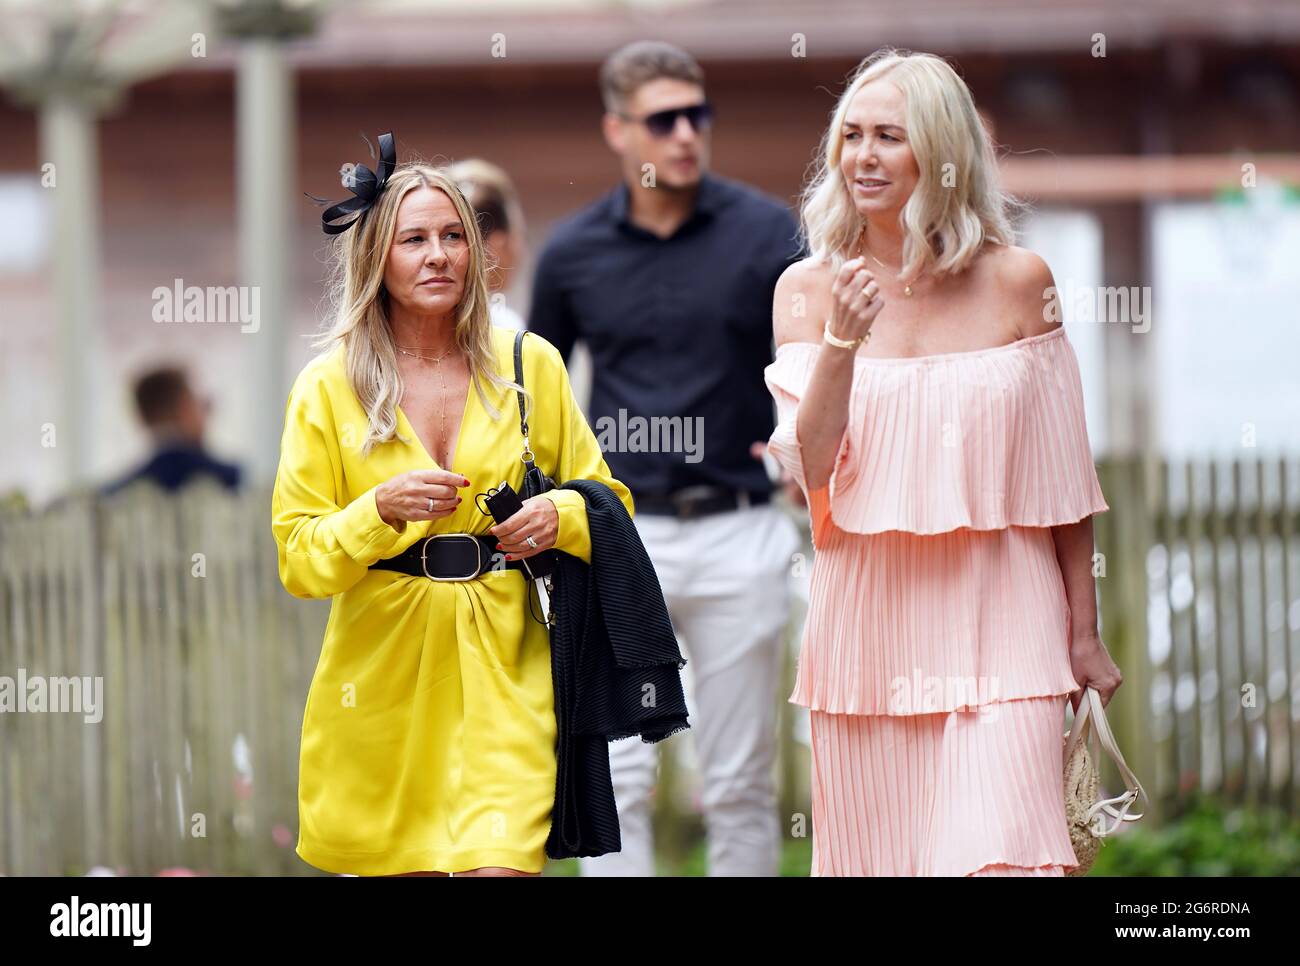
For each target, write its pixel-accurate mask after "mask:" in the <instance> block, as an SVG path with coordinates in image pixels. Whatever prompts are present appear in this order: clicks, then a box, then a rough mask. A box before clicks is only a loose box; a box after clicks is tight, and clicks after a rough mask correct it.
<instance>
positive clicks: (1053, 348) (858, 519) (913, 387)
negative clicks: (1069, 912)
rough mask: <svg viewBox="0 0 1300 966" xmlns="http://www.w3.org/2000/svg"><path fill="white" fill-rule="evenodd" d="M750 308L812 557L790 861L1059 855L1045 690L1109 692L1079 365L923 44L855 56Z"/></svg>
mask: <svg viewBox="0 0 1300 966" xmlns="http://www.w3.org/2000/svg"><path fill="white" fill-rule="evenodd" d="M823 147H824V150H823V151H822V164H821V170H820V173H819V174H818V176H817V177H816V178H815V179H814V180H813V182H812V183H811V184H810V185H809V187H808V189H807V192H806V194H805V197H804V203H803V209H802V217H803V226H804V231H805V233H806V235H807V238H808V243H809V251H810V253H811V254H810V257H809V258H808V259H806V260H804V261H802V262H799V263H797V264H795V265H792V266H791V267H790V268H789V269H788V270H787V271H786V273H785V275H784V276H783V277H782V278H781V281H780V283H779V284H778V285H777V289H776V293H775V297H774V305H773V316H774V320H773V325H774V329H775V335H776V342H777V351H776V360H775V361H774V362H773V363H772V364H771V366H769V367H768V369H767V372H766V377H767V384H768V388H769V389H770V390H771V392H772V394H773V397H774V398H775V399H776V402H777V409H778V417H779V418H778V425H777V428H776V431H775V432H774V433H773V435H772V438H771V440H770V448H771V450H772V452H773V454H774V455H775V456H776V458H777V459H778V460H779V461H780V462H781V463H782V465H783V466H784V467H785V468H786V469H787V470H788V471H789V472H790V473H791V475H792V476H793V477H794V479H795V480H797V481H798V483H799V485H800V487H801V488H802V489H803V491H804V493H805V494H806V496H807V498H808V506H809V513H810V516H811V521H812V530H813V544H814V547H815V549H816V556H815V560H814V565H813V574H812V588H811V598H810V608H809V613H808V618H807V621H806V623H805V631H804V640H803V647H802V651H801V653H800V658H799V671H798V677H797V681H796V684H795V690H794V694H793V695H791V698H790V700H791V701H792V702H794V703H797V704H801V705H803V706H805V707H807V708H809V709H810V717H811V733H812V805H813V815H812V820H813V859H812V864H813V867H812V874H813V875H908V876H910V875H1043V876H1059V875H1064V874H1065V872H1066V871H1067V869H1069V868H1070V867H1071V866H1073V865H1075V864H1076V862H1075V857H1074V853H1073V851H1072V849H1071V846H1070V838H1069V834H1068V832H1067V830H1066V819H1065V809H1064V801H1063V792H1062V775H1061V772H1062V751H1063V749H1062V735H1063V733H1064V728H1065V702H1066V700H1067V698H1068V697H1070V696H1071V695H1073V696H1074V697H1073V701H1074V703H1075V705H1076V707H1077V704H1078V694H1079V693H1081V688H1082V687H1083V686H1085V685H1091V686H1092V687H1095V688H1097V690H1098V691H1099V692H1100V693H1101V696H1102V699H1103V701H1104V702H1105V701H1109V700H1110V697H1111V695H1112V694H1113V693H1114V692H1115V689H1116V688H1117V687H1119V684H1120V680H1121V677H1120V672H1119V669H1118V668H1117V667H1116V666H1115V664H1114V662H1113V661H1112V660H1111V659H1110V656H1109V654H1108V653H1107V651H1106V648H1105V646H1104V645H1103V643H1102V641H1101V638H1100V635H1099V632H1098V628H1097V612H1096V590H1095V584H1094V578H1093V570H1092V563H1093V560H1092V557H1093V533H1092V519H1091V516H1092V514H1094V513H1099V512H1102V511H1104V510H1107V509H1109V507H1108V506H1107V504H1106V502H1105V500H1104V498H1103V496H1102V492H1101V487H1100V485H1099V484H1098V480H1097V474H1096V469H1095V467H1094V465H1093V460H1092V454H1091V452H1090V450H1089V446H1088V435H1087V429H1086V426H1085V421H1084V413H1083V392H1082V385H1081V380H1080V377H1079V368H1078V362H1077V360H1076V358H1075V355H1074V350H1073V348H1072V347H1071V344H1070V342H1069V340H1068V338H1067V337H1066V334H1065V330H1064V329H1063V328H1062V327H1061V326H1060V324H1059V322H1058V321H1057V319H1058V317H1059V305H1058V303H1057V302H1056V300H1055V298H1054V282H1053V280H1052V275H1051V272H1050V271H1049V270H1048V268H1047V266H1046V264H1045V263H1044V262H1043V260H1042V259H1041V258H1039V257H1038V256H1036V255H1034V254H1032V253H1030V252H1028V251H1025V250H1023V249H1020V248H1016V247H1014V246H1012V245H1011V239H1012V235H1011V230H1010V228H1009V225H1008V210H1009V208H1010V206H1011V201H1010V199H1008V198H1007V197H1006V196H1005V195H1003V194H1002V192H1001V191H1000V189H999V187H998V185H997V166H996V161H995V158H994V153H993V149H992V145H991V142H990V141H989V138H988V136H987V134H986V132H985V130H984V128H983V126H982V124H981V121H980V118H979V115H978V114H977V113H976V110H975V105H974V103H973V101H972V99H971V95H970V92H969V90H968V89H967V87H966V85H965V83H964V82H963V81H962V80H961V78H960V77H958V75H957V74H956V73H955V72H954V71H953V70H952V68H951V67H949V66H948V64H947V63H945V62H944V61H943V60H942V59H940V58H938V57H934V56H931V55H928V54H900V53H897V52H895V51H890V50H886V51H881V52H878V53H877V54H875V55H873V56H872V57H870V58H868V59H867V60H866V61H864V62H863V63H862V65H861V66H860V67H859V68H858V70H857V71H856V72H855V74H854V76H853V78H852V80H851V82H850V84H849V86H848V88H847V89H846V91H845V93H844V95H843V96H842V97H841V98H840V100H839V103H838V105H837V107H836V110H835V113H834V115H833V118H832V121H831V124H830V127H829V129H828V130H827V132H826V136H825V140H824V145H823Z"/></svg>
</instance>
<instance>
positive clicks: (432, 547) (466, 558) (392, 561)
mask: <svg viewBox="0 0 1300 966" xmlns="http://www.w3.org/2000/svg"><path fill="white" fill-rule="evenodd" d="M370 569H371V570H395V571H397V572H398V573H403V574H408V575H410V576H412V577H428V578H429V579H430V580H473V579H474V578H475V577H481V576H482V575H483V574H485V573H487V572H488V571H489V570H501V569H506V570H523V561H522V560H506V555H505V552H504V551H501V550H497V538H496V537H492V536H487V537H480V536H475V535H474V534H472V533H435V534H433V535H432V536H428V537H425V538H424V539H423V540H417V541H416V542H415V543H413V544H411V545H410V546H409V547H407V548H406V549H405V550H404V551H402V552H401V553H399V554H398V555H397V556H395V557H387V558H385V559H383V560H380V561H377V562H375V563H372V564H371V565H370Z"/></svg>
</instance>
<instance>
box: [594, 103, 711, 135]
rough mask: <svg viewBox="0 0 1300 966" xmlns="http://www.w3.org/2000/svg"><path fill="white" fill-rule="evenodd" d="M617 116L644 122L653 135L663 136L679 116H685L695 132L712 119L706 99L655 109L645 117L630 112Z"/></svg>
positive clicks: (701, 129) (671, 128) (706, 126)
mask: <svg viewBox="0 0 1300 966" xmlns="http://www.w3.org/2000/svg"><path fill="white" fill-rule="evenodd" d="M618 116H619V117H621V118H622V119H623V120H625V121H636V122H638V123H640V124H644V125H645V126H646V128H647V129H648V130H649V131H650V133H651V134H653V135H654V136H655V137H657V138H663V137H667V136H668V135H669V134H672V133H673V129H674V128H675V127H677V119H678V118H679V117H684V118H686V120H687V122H688V123H689V124H690V125H691V127H692V128H694V130H695V132H696V133H699V132H700V131H704V130H707V129H708V127H709V125H710V124H711V123H712V121H713V105H712V104H710V103H709V102H708V101H703V102H702V103H699V104H691V105H690V106H688V107H670V108H668V109H667V110H666V111H655V112H654V113H653V114H647V115H646V116H645V117H633V116H632V115H631V114H623V113H621V112H620V113H619V115H618Z"/></svg>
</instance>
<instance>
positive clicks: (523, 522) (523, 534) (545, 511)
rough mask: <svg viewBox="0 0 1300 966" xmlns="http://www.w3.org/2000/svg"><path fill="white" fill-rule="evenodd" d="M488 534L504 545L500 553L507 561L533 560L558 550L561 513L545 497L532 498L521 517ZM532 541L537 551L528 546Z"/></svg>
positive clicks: (526, 501) (524, 506)
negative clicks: (502, 553)
mask: <svg viewBox="0 0 1300 966" xmlns="http://www.w3.org/2000/svg"><path fill="white" fill-rule="evenodd" d="M488 533H490V534H492V535H493V536H494V537H496V538H497V540H498V541H500V543H499V545H498V547H497V549H498V550H504V551H505V553H506V559H507V560H523V559H525V558H527V557H533V556H536V555H537V554H539V553H541V552H542V551H543V550H550V549H551V548H552V547H554V546H555V538H556V537H557V536H559V533H560V511H559V510H557V509H555V504H554V503H552V502H551V501H550V500H548V499H547V498H546V497H544V496H533V497H529V498H528V499H527V500H524V505H523V507H522V508H521V509H520V510H519V512H518V513H516V514H515V515H514V516H511V517H507V518H506V519H505V520H503V521H502V522H501V523H498V524H497V525H496V526H495V527H489V528H488ZM529 537H532V538H533V542H534V543H536V544H537V546H536V547H530V546H529V545H528V538H529Z"/></svg>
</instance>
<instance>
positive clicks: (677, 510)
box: [632, 486, 772, 520]
mask: <svg viewBox="0 0 1300 966" xmlns="http://www.w3.org/2000/svg"><path fill="white" fill-rule="evenodd" d="M771 498H772V494H771V493H751V492H749V491H747V490H729V489H726V488H725V487H717V486H688V487H685V488H684V489H681V490H674V491H673V492H672V493H668V494H664V495H658V494H649V493H646V494H639V493H638V494H634V495H633V500H632V502H633V504H634V506H635V507H636V512H637V513H649V514H651V515H654V516H673V517H677V518H678V519H679V520H689V519H690V518H692V517H700V516H705V515H707V514H710V513H725V512H727V511H728V510H741V509H744V508H745V507H749V506H761V505H762V504H764V503H768V502H770V501H771Z"/></svg>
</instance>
